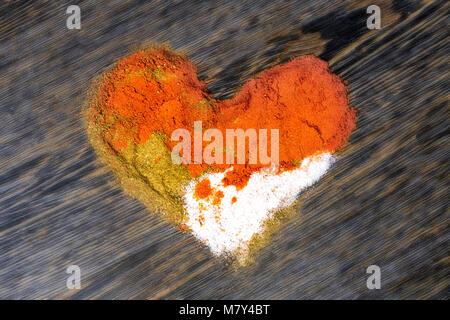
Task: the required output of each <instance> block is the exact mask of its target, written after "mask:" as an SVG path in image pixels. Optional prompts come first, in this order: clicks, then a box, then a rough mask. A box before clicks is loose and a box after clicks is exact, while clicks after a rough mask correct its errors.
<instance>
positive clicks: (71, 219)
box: [0, 0, 450, 299]
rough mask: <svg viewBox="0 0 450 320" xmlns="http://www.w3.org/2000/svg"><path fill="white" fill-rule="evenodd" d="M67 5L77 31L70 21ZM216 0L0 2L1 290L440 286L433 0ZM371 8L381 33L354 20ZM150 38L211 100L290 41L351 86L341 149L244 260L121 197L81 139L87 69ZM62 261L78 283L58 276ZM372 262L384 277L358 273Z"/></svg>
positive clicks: (331, 291)
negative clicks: (179, 56)
mask: <svg viewBox="0 0 450 320" xmlns="http://www.w3.org/2000/svg"><path fill="white" fill-rule="evenodd" d="M76 3H78V4H79V6H80V7H81V14H82V28H81V30H68V29H67V28H66V26H65V20H66V17H67V15H66V14H65V10H66V8H67V6H68V5H70V4H76ZM218 3H219V2H217V3H216V2H213V1H211V2H204V1H176V2H170V1H152V2H145V1H140V2H122V1H116V2H112V1H81V2H78V1H71V2H70V3H69V2H67V3H65V2H64V1H44V2H38V1H30V2H21V1H17V2H15V1H6V2H3V3H2V7H1V13H0V16H1V22H0V32H1V38H0V57H1V60H0V70H1V77H0V108H1V109H0V119H1V126H0V298H2V299H7V298H14V299H19V298H20V299H23V298H29V299H43V298H46V299H99V298H103V299H105V298H120V299H129V298H131V299H133V298H134V299H137V298H144V299H184V298H193V299H211V298H217V299H232V298H245V299H254V298H259V299H282V298H286V299H302V298H333V299H339V298H347V299H355V298H375V299H392V298H439V299H448V298H449V282H450V281H449V279H450V278H449V262H450V258H449V255H448V250H449V223H448V197H449V196H448V164H449V161H448V160H449V152H448V151H449V148H448V147H449V143H448V141H449V140H448V128H449V117H448V109H449V108H448V88H449V79H448V53H449V52H448V36H449V34H448V26H447V22H448V21H447V19H448V13H449V9H450V6H449V4H448V2H446V1H415V0H413V1H394V2H393V3H391V1H375V0H374V1H370V2H369V1H340V0H339V1H337V0H336V1H316V0H310V1H298V2H296V1H286V2H283V1H273V0H272V1H223V2H220V5H219V4H218ZM369 4H378V5H379V6H380V7H381V8H382V28H381V29H380V30H368V29H367V28H366V18H367V16H368V15H367V14H366V13H365V9H366V7H367V6H368V5H369ZM162 42H168V43H169V44H170V45H171V46H172V47H173V48H174V49H177V50H182V51H184V52H186V53H187V54H188V55H189V56H190V57H191V58H192V59H193V60H194V61H195V62H196V63H197V64H198V67H199V71H200V78H201V79H204V80H205V81H206V83H207V84H208V85H209V88H210V90H211V92H212V93H213V94H214V95H215V96H216V97H219V98H227V97H230V96H232V95H233V94H234V93H235V92H236V91H237V90H238V89H239V86H240V85H242V84H243V83H244V82H245V81H247V80H248V79H250V78H251V77H252V76H254V75H255V74H256V73H258V72H259V71H261V70H263V69H264V68H267V67H269V66H272V65H275V64H278V63H282V62H285V61H287V60H288V59H289V57H290V56H293V55H301V54H305V53H313V54H316V55H319V56H321V57H322V58H324V59H326V60H328V61H329V62H330V66H331V68H332V69H333V70H334V71H335V72H336V73H338V74H339V75H340V76H341V77H343V78H344V79H346V80H347V81H348V83H349V90H350V96H351V104H352V105H353V106H354V107H355V108H356V109H357V110H358V125H357V129H356V130H355V132H354V133H353V135H352V136H351V139H350V143H349V145H348V146H347V147H346V148H345V150H343V151H342V152H341V158H340V160H339V161H338V162H337V164H336V165H335V167H334V168H333V169H332V170H331V171H330V172H329V173H328V174H327V175H326V176H325V177H324V178H323V179H322V180H321V181H320V182H319V183H318V184H317V185H316V186H315V187H314V188H312V189H311V190H310V191H309V192H307V193H306V194H304V195H302V196H301V198H300V199H299V202H298V204H297V210H296V213H295V214H294V215H291V216H289V217H287V218H286V220H285V221H284V222H283V225H282V227H281V229H280V231H278V232H277V233H276V234H275V235H274V236H273V238H272V241H271V243H270V244H269V245H268V246H267V247H265V248H264V249H263V250H261V252H260V254H259V255H258V257H257V259H256V261H255V262H254V263H253V264H252V265H250V266H248V267H245V268H240V269H237V270H236V269H235V268H234V267H233V266H231V265H229V264H227V262H226V261H224V260H221V259H216V258H214V257H213V256H212V255H211V253H210V252H209V250H208V249H207V248H205V247H203V246H202V245H201V244H199V243H198V242H197V241H195V239H194V238H193V237H192V236H190V235H188V234H184V233H181V232H180V231H178V230H175V229H174V228H172V227H171V226H170V225H168V224H167V223H166V222H164V221H163V220H162V219H160V218H159V217H157V216H155V215H153V214H151V213H150V212H148V211H147V210H146V209H145V208H144V207H143V206H142V205H141V204H140V203H138V202H137V201H135V200H133V199H131V198H129V197H127V196H126V195H125V194H124V193H123V192H122V190H121V189H120V188H119V187H118V186H117V185H116V183H115V182H114V179H113V176H112V174H111V173H110V172H109V170H108V168H106V167H104V166H102V165H101V164H100V162H99V161H98V159H97V157H96V156H95V154H94V152H93V150H92V148H91V147H90V146H89V144H88V141H87V139H86V134H85V130H84V127H83V123H82V121H81V117H80V108H81V106H82V103H83V99H84V98H85V96H86V93H87V91H88V89H89V86H90V81H91V80H92V79H93V78H94V77H95V76H96V75H98V74H99V73H100V72H102V71H103V70H105V69H106V68H107V67H109V66H110V65H111V64H112V63H113V62H114V61H115V60H116V59H118V58H120V57H122V56H124V55H126V54H128V53H130V52H131V51H132V50H133V48H136V47H139V46H143V45H148V44H151V43H162ZM70 264H76V265H79V266H80V268H81V270H82V289H81V290H68V289H67V288H66V278H67V276H68V275H67V274H66V268H67V266H68V265H70ZM371 264H376V265H379V266H380V267H381V272H382V289H381V290H368V289H367V287H366V279H367V276H368V275H366V273H365V270H366V268H367V267H368V266H369V265H371Z"/></svg>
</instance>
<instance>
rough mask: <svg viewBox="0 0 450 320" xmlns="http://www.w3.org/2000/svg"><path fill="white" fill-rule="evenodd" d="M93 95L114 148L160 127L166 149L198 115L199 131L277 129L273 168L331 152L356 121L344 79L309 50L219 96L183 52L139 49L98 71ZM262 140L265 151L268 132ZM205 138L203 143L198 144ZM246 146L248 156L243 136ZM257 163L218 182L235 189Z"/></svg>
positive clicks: (202, 189) (197, 170)
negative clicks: (100, 75)
mask: <svg viewBox="0 0 450 320" xmlns="http://www.w3.org/2000/svg"><path fill="white" fill-rule="evenodd" d="M97 97H98V102H97V104H96V105H94V106H92V108H91V120H92V121H95V122H96V123H97V124H99V125H100V126H102V127H103V128H106V129H105V130H104V140H105V143H106V144H107V145H108V146H110V147H111V148H112V149H114V150H115V151H117V152H120V151H122V150H124V149H125V148H126V147H127V146H128V144H129V143H134V144H143V143H145V141H147V139H149V137H150V135H151V134H152V132H160V133H163V134H165V135H166V136H167V137H168V138H167V139H166V141H165V143H166V145H167V147H168V148H169V149H172V148H173V147H174V146H175V145H176V144H177V143H178V142H172V141H170V136H171V133H172V132H173V131H174V130H176V129H178V128H185V129H187V130H188V131H189V132H190V133H191V137H194V132H193V123H194V121H202V125H203V130H206V129H208V128H217V129H219V130H221V131H222V133H223V136H224V137H225V136H226V132H225V130H226V129H237V128H241V129H243V130H246V129H249V128H253V129H256V130H258V129H267V132H270V129H278V130H279V164H280V169H281V170H280V172H281V171H283V170H289V169H291V168H294V167H295V166H297V165H298V163H299V162H300V161H301V160H302V159H303V158H305V157H308V156H311V155H314V154H317V153H319V152H335V151H336V150H338V149H339V148H340V147H342V146H343V145H345V143H346V142H347V139H348V137H349V136H350V133H351V131H352V130H353V129H354V127H355V110H354V109H352V108H350V107H349V103H348V97H347V89H346V87H345V85H344V83H343V81H342V80H341V79H340V78H339V77H338V76H336V75H334V74H332V73H331V72H330V70H329V69H328V64H327V63H326V62H325V61H323V60H321V59H319V58H316V57H314V56H301V57H298V58H295V59H293V60H291V61H290V62H288V63H286V64H284V65H280V66H275V67H273V68H271V69H268V70H266V71H263V72H262V73H260V74H259V75H258V76H257V77H256V78H254V79H252V80H250V81H248V82H247V83H246V84H245V85H244V86H243V87H242V89H241V90H240V92H239V93H238V94H237V95H236V96H235V97H234V98H233V99H229V100H225V101H220V100H215V99H213V98H212V97H211V96H210V95H209V94H208V92H207V88H206V86H205V84H204V83H203V82H201V81H199V80H198V78H197V70H196V67H195V66H194V65H193V64H192V63H191V62H190V61H189V60H188V59H187V58H186V57H185V56H183V55H180V54H176V53H173V52H172V51H169V50H167V49H164V48H156V49H150V50H143V51H138V52H136V53H135V54H132V55H130V56H128V57H126V58H124V59H122V60H120V61H119V62H118V63H117V64H116V65H115V66H114V67H113V68H112V69H111V70H110V71H109V72H108V73H107V74H106V75H105V77H104V80H103V82H102V84H101V85H100V87H99V91H98V94H97ZM191 140H192V142H191V143H192V148H191V150H192V153H194V141H193V140H194V139H191ZM267 140H268V145H267V149H268V150H270V134H268V139H267ZM207 145H208V143H206V142H204V143H203V146H202V147H203V148H205V147H206V146H207ZM246 152H247V153H246V159H247V160H248V143H247V148H246ZM191 159H194V155H193V154H192V157H191ZM235 160H236V159H235ZM224 162H225V161H224ZM235 163H236V161H235ZM185 166H186V167H187V169H188V170H189V172H190V174H191V176H192V177H196V176H198V175H199V174H201V173H202V172H204V171H205V170H206V169H213V170H219V171H223V170H225V169H227V168H229V166H230V165H228V164H213V165H207V164H205V163H202V164H194V163H190V164H186V165H185ZM262 167H265V165H262V164H260V163H257V164H248V162H247V163H246V164H235V165H233V170H231V171H228V172H227V173H226V176H225V178H224V181H223V182H224V184H225V185H235V186H236V188H237V189H241V188H243V187H244V186H245V185H246V183H247V181H248V179H249V177H250V175H251V174H252V173H253V172H254V171H257V170H259V169H261V168H262ZM198 188H199V189H198V192H197V187H196V193H198V196H199V197H201V198H202V197H206V196H208V195H209V193H210V192H211V190H210V189H211V188H210V185H209V186H208V183H207V182H206V181H205V180H204V183H199V186H198Z"/></svg>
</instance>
